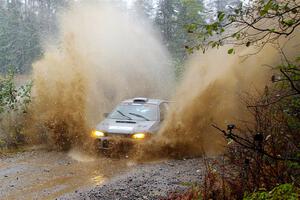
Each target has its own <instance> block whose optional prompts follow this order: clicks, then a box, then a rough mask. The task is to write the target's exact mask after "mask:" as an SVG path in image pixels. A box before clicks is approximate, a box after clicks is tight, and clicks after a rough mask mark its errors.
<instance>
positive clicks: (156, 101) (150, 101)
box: [122, 97, 168, 105]
mask: <svg viewBox="0 0 300 200" xmlns="http://www.w3.org/2000/svg"><path fill="white" fill-rule="evenodd" d="M163 102H168V101H166V100H162V99H149V98H146V97H135V98H132V99H126V100H124V101H122V103H137V104H144V103H146V104H155V105H160V104H161V103H163Z"/></svg>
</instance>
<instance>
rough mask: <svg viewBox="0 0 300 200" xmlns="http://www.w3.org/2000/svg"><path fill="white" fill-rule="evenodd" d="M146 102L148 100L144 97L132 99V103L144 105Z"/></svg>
mask: <svg viewBox="0 0 300 200" xmlns="http://www.w3.org/2000/svg"><path fill="white" fill-rule="evenodd" d="M147 101H148V99H147V98H144V97H137V98H134V99H133V103H146V102H147Z"/></svg>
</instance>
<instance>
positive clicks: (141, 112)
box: [92, 97, 169, 150]
mask: <svg viewBox="0 0 300 200" xmlns="http://www.w3.org/2000/svg"><path fill="white" fill-rule="evenodd" d="M168 109H169V102H168V101H165V100H160V99H148V98H143V97H139V98H133V99H128V100H125V101H123V102H121V103H120V104H119V105H118V106H117V107H116V108H115V109H114V110H113V111H112V112H111V113H109V114H106V118H105V119H104V120H103V121H102V122H100V123H99V124H98V125H97V126H96V129H95V130H94V131H93V132H92V136H93V138H95V144H96V147H97V148H98V149H103V150H107V149H112V148H114V147H115V146H118V148H119V149H122V150H125V149H128V147H129V146H132V145H134V144H137V143H140V142H143V141H145V140H147V139H149V138H151V136H153V134H155V133H157V132H158V130H159V128H160V126H161V124H162V122H163V120H164V118H165V115H166V113H167V111H168Z"/></svg>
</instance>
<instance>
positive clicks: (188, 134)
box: [141, 38, 299, 159]
mask: <svg viewBox="0 0 300 200" xmlns="http://www.w3.org/2000/svg"><path fill="white" fill-rule="evenodd" d="M286 41H287V40H286V39H283V41H282V43H284V42H286ZM293 41H294V43H293ZM295 44H297V38H293V39H292V41H290V42H289V45H285V48H284V50H285V51H286V53H287V54H288V55H290V56H291V58H292V57H293V56H295V53H296V52H299V51H297V50H299V45H298V46H295ZM229 48H231V47H228V46H225V47H222V48H220V49H213V50H210V51H208V52H207V53H206V54H202V53H195V54H194V55H192V56H191V58H190V59H189V61H188V62H187V64H186V68H187V70H186V73H185V75H184V77H183V80H182V82H181V83H180V84H179V87H178V88H177V92H176V94H175V96H174V98H173V100H174V103H173V105H172V107H171V110H170V112H169V115H168V117H167V118H166V120H165V123H164V125H163V127H162V129H161V130H160V132H159V134H158V136H157V137H155V138H154V139H153V140H152V141H150V142H149V143H148V144H145V146H144V147H143V148H142V154H141V157H142V159H148V158H149V159H153V158H161V157H183V156H198V155H203V154H204V153H205V154H208V155H217V154H220V153H222V152H223V151H224V147H225V146H226V140H225V139H224V137H223V136H222V134H220V133H219V132H218V131H217V130H215V129H214V128H213V127H212V126H211V124H212V123H214V124H217V125H218V126H220V127H221V128H224V129H226V127H227V124H230V123H235V124H236V125H239V124H242V122H243V121H249V122H250V121H251V120H252V119H251V118H250V116H249V113H248V112H247V108H246V106H245V105H244V104H243V103H242V98H241V97H242V96H243V95H245V93H247V94H249V95H253V97H254V96H255V95H258V94H259V93H260V92H262V91H263V90H264V88H265V86H266V85H268V84H270V83H271V81H270V74H271V73H272V70H271V69H270V67H269V66H274V67H276V66H277V65H279V64H280V63H281V56H280V54H279V51H278V49H277V48H276V46H272V45H266V47H265V48H264V49H263V50H261V51H259V52H258V53H255V52H257V49H256V48H254V47H252V48H250V47H249V48H236V53H235V54H234V55H229V54H228V53H227V50H228V49H229ZM253 53H255V54H254V55H252V56H250V57H248V58H247V59H246V57H245V56H247V55H251V54H253Z"/></svg>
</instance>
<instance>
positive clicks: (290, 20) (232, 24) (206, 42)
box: [188, 0, 300, 53]
mask: <svg viewBox="0 0 300 200" xmlns="http://www.w3.org/2000/svg"><path fill="white" fill-rule="evenodd" d="M299 11H300V2H299V1H294V0H290V1H281V0H268V1H261V0H250V1H249V2H248V3H247V4H246V3H244V4H242V3H241V4H240V5H239V6H237V7H231V11H230V12H227V13H226V12H224V11H219V12H218V13H217V16H216V20H215V21H213V22H212V23H210V24H201V23H199V24H194V28H193V29H190V30H188V31H189V32H190V33H191V34H192V35H193V36H194V38H195V39H196V41H198V43H197V44H196V45H190V46H189V49H190V51H192V50H194V49H202V50H203V51H205V50H206V49H207V48H208V46H210V47H213V48H214V47H219V46H222V45H224V44H233V45H238V46H246V47H248V46H250V45H256V46H260V47H261V48H262V47H263V46H264V45H265V44H266V43H272V42H276V41H277V40H278V39H279V38H280V37H288V36H290V35H291V34H292V33H293V32H294V31H295V30H296V29H297V27H298V26H299V25H300V12H299ZM225 30H226V31H225ZM199 37H201V40H199ZM230 52H231V51H230ZM228 53H229V52H228Z"/></svg>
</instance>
